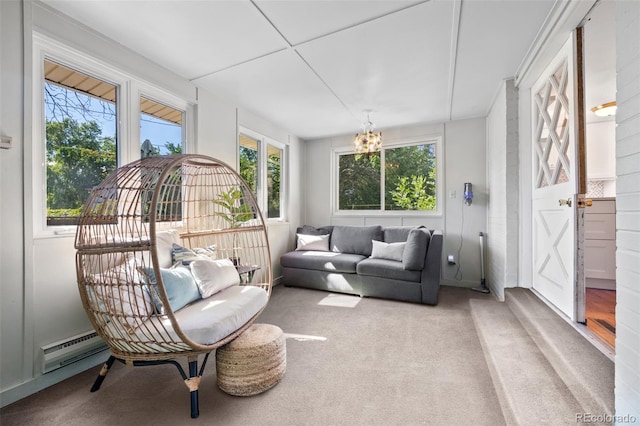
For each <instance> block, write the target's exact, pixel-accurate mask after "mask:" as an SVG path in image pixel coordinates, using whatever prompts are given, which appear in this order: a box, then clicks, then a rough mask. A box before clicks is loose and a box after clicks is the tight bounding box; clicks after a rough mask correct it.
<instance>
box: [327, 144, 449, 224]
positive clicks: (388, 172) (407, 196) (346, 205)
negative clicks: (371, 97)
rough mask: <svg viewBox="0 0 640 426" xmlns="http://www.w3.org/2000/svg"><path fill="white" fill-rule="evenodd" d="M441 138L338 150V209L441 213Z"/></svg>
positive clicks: (341, 210)
mask: <svg viewBox="0 0 640 426" xmlns="http://www.w3.org/2000/svg"><path fill="white" fill-rule="evenodd" d="M437 151H438V141H437V140H428V141H420V142H414V143H406V144H397V145H390V146H387V147H385V148H383V149H382V150H381V151H380V152H378V153H374V154H368V155H367V154H354V153H352V152H336V155H337V162H336V164H337V182H338V184H337V188H338V193H337V197H336V198H337V206H338V209H337V210H338V211H340V212H347V211H371V212H373V211H377V212H384V211H399V212H400V211H402V212H421V213H425V212H426V213H437V212H438V207H439V206H438V202H437V201H438V196H437V194H438V171H437V164H436V159H437Z"/></svg>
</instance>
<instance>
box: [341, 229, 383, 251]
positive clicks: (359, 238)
mask: <svg viewBox="0 0 640 426" xmlns="http://www.w3.org/2000/svg"><path fill="white" fill-rule="evenodd" d="M382 238H383V233H382V227H381V226H380V225H377V226H334V227H333V233H332V234H331V250H332V251H335V252H340V253H352V254H360V255H362V256H367V257H368V256H371V250H372V248H373V244H372V242H371V241H372V240H377V241H382Z"/></svg>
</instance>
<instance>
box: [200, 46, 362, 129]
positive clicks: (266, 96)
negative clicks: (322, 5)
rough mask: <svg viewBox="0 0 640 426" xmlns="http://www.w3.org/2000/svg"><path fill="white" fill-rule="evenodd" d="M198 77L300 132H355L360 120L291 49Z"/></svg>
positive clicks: (204, 84) (203, 84) (207, 86)
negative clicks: (356, 124) (353, 130)
mask: <svg viewBox="0 0 640 426" xmlns="http://www.w3.org/2000/svg"><path fill="white" fill-rule="evenodd" d="M194 83H195V84H197V85H198V86H200V87H204V88H205V89H208V90H210V91H211V92H212V93H216V94H218V95H220V96H221V97H223V98H226V99H229V100H231V101H233V102H235V103H237V104H238V105H240V106H242V107H244V108H246V109H248V110H250V111H252V112H253V113H255V114H258V115H259V116H262V117H264V118H266V119H268V120H271V121H273V122H274V123H278V124H279V125H280V126H282V127H283V128H285V129H289V130H290V131H292V132H293V133H294V134H295V135H297V136H300V137H302V138H311V137H318V136H320V135H326V134H327V133H332V134H338V133H344V132H351V130H352V129H353V128H354V123H357V120H355V118H354V117H353V116H352V115H351V114H350V113H349V111H348V110H347V109H346V108H345V107H344V106H343V105H342V104H341V103H340V101H339V100H338V99H336V98H335V96H333V94H332V93H331V92H330V91H329V90H328V89H327V88H326V86H325V85H324V84H323V83H322V82H321V81H320V80H318V78H317V77H316V76H315V74H314V73H313V72H312V71H311V70H310V69H309V67H308V66H307V65H306V64H305V63H304V61H302V60H301V59H300V57H299V56H298V54H297V53H296V52H295V51H293V50H286V51H281V52H278V53H275V54H273V55H269V56H266V57H262V58H259V59H256V60H255V61H251V62H248V63H245V64H242V65H239V66H237V67H233V68H232V69H228V70H224V71H221V72H217V73H215V74H212V75H209V76H206V77H203V78H199V79H197V80H195V81H194Z"/></svg>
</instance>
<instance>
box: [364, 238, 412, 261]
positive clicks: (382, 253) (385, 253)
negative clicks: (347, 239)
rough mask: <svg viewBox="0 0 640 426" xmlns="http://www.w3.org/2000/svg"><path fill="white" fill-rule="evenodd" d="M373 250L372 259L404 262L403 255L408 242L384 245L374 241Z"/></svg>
mask: <svg viewBox="0 0 640 426" xmlns="http://www.w3.org/2000/svg"><path fill="white" fill-rule="evenodd" d="M372 242H373V249H372V250H371V258H372V259H388V260H395V261H396V262H402V254H403V253H404V247H405V246H406V245H407V243H406V242H402V243H384V242H382V241H376V240H373V241H372Z"/></svg>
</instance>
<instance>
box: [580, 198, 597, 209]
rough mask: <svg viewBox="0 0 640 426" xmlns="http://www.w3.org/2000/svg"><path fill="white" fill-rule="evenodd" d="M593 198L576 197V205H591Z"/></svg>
mask: <svg viewBox="0 0 640 426" xmlns="http://www.w3.org/2000/svg"><path fill="white" fill-rule="evenodd" d="M592 205H593V200H592V199H591V198H578V207H583V208H584V207H591V206H592Z"/></svg>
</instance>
